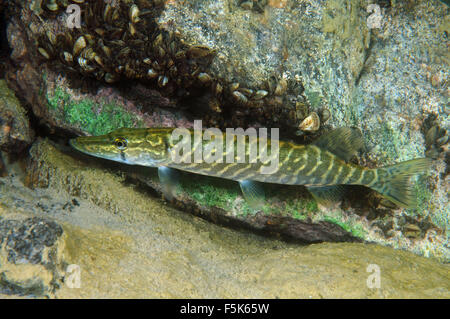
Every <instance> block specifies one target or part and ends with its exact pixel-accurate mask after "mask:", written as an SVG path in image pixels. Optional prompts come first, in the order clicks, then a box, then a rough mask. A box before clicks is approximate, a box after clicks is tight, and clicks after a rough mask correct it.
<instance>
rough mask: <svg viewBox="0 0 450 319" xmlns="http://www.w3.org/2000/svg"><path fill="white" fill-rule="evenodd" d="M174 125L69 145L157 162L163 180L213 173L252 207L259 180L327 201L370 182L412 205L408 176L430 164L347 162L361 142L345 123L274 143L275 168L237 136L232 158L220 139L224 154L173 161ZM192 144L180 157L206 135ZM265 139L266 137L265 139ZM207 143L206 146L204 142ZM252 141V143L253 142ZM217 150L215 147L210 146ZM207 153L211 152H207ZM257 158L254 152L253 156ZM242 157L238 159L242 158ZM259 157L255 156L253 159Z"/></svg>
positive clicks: (259, 195) (260, 197) (130, 160)
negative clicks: (303, 140) (310, 137)
mask: <svg viewBox="0 0 450 319" xmlns="http://www.w3.org/2000/svg"><path fill="white" fill-rule="evenodd" d="M174 129H175V128H143V129H135V128H122V129H118V130H116V131H113V132H111V133H109V134H106V135H101V136H83V137H78V138H76V139H72V140H71V141H70V144H71V145H72V146H73V147H74V148H75V149H77V150H79V151H81V152H83V153H86V154H89V155H92V156H96V157H100V158H105V159H108V160H113V161H117V162H122V163H126V164H129V165H142V166H149V167H157V168H158V174H159V177H160V180H161V182H162V183H163V184H165V185H174V184H176V174H174V170H182V171H187V172H191V173H196V174H201V175H208V176H214V177H219V178H224V179H230V180H235V181H237V182H239V184H240V186H241V190H242V192H243V195H244V197H245V199H246V200H247V201H248V202H249V204H250V205H251V206H253V207H256V208H258V207H260V206H261V205H262V204H263V203H264V191H263V189H262V187H261V185H260V183H276V184H285V185H305V186H306V187H307V189H308V190H309V191H310V192H311V194H312V195H313V196H314V198H316V200H317V201H318V202H319V203H322V204H327V203H330V202H333V201H338V200H339V199H341V198H342V194H343V191H344V187H343V186H345V185H362V186H366V187H369V188H371V189H373V190H375V191H377V192H379V193H380V194H381V195H382V196H384V197H385V198H387V199H388V200H390V201H391V202H393V203H395V204H397V205H398V206H401V207H414V206H415V205H416V198H415V196H414V193H413V186H412V185H411V184H410V178H411V177H412V176H413V175H416V174H418V173H421V172H423V171H425V170H426V169H427V168H428V167H429V164H430V161H429V160H428V159H426V158H419V159H414V160H409V161H405V162H401V163H398V164H394V165H390V166H385V167H380V168H366V167H363V166H359V165H355V164H352V163H349V160H350V158H351V157H353V156H354V155H355V154H356V153H357V152H358V150H360V149H361V148H362V147H363V140H362V136H361V134H360V133H359V132H358V131H357V130H355V129H350V128H339V129H335V130H334V131H331V132H328V133H325V134H324V135H322V136H321V137H320V138H319V139H318V140H317V141H315V142H314V143H312V144H309V145H299V144H295V143H292V142H284V141H279V142H278V167H277V169H276V170H275V171H274V172H272V173H271V174H262V173H261V167H262V165H264V163H263V161H259V160H257V161H256V162H249V161H248V160H247V161H244V162H242V160H239V159H238V157H239V156H242V154H238V152H237V145H236V144H237V140H238V138H237V137H235V138H234V142H233V143H234V145H233V146H232V147H231V150H232V151H233V154H234V155H233V156H235V157H236V158H235V159H236V160H235V161H232V162H230V161H229V157H228V160H227V159H226V157H227V155H228V156H229V155H230V154H229V152H230V148H227V147H226V146H227V145H226V143H223V153H222V154H223V155H222V156H223V159H222V160H221V161H215V162H212V163H208V161H207V158H206V159H205V160H203V161H201V162H195V161H192V160H191V161H174V160H173V156H171V153H172V151H173V149H174V148H175V147H176V143H175V142H174V141H173V138H172V133H173V130H174ZM190 134H191V135H192V147H191V148H190V150H189V151H187V152H185V153H184V154H183V157H185V158H186V157H192V156H193V154H194V153H195V150H196V148H198V147H201V148H203V149H205V148H206V147H208V143H211V141H210V140H206V141H205V140H203V139H202V140H201V143H200V144H195V143H194V142H193V141H194V140H195V138H194V136H193V135H194V131H193V130H190ZM244 138H245V142H246V143H245V154H246V155H247V156H248V154H249V150H250V148H251V147H252V143H260V142H261V141H260V139H258V138H257V139H254V140H252V139H249V137H248V136H245V137H244ZM265 141H266V142H268V143H269V145H268V148H270V139H266V140H265ZM209 146H211V145H209ZM253 146H254V145H253ZM215 151H217V150H215ZM210 154H212V153H210ZM258 157H259V155H258ZM241 159H242V158H241ZM258 159H259V158H258Z"/></svg>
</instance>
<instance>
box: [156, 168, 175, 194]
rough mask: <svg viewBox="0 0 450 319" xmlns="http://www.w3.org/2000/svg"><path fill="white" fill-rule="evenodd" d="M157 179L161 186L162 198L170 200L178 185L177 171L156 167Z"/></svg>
mask: <svg viewBox="0 0 450 319" xmlns="http://www.w3.org/2000/svg"><path fill="white" fill-rule="evenodd" d="M158 177H159V181H160V182H161V184H162V188H163V190H162V191H163V193H164V196H165V197H166V198H167V199H168V200H172V198H173V195H174V193H175V188H176V186H177V185H178V181H179V174H178V171H177V170H175V169H172V168H169V167H166V166H159V167H158Z"/></svg>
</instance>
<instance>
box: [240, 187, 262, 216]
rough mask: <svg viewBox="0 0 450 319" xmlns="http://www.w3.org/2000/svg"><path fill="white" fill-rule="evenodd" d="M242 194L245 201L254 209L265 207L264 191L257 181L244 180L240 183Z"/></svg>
mask: <svg viewBox="0 0 450 319" xmlns="http://www.w3.org/2000/svg"><path fill="white" fill-rule="evenodd" d="M239 185H240V186H241V190H242V194H243V195H244V198H245V200H246V201H247V203H248V204H249V205H250V207H252V208H254V209H258V208H261V207H262V206H263V205H264V198H265V195H264V189H263V188H262V185H261V184H259V183H258V182H255V181H249V180H244V181H240V182H239Z"/></svg>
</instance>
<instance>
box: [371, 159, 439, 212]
mask: <svg viewBox="0 0 450 319" xmlns="http://www.w3.org/2000/svg"><path fill="white" fill-rule="evenodd" d="M430 164H431V160H430V159H428V158H418V159H414V160H410V161H405V162H402V163H398V164H394V165H391V166H386V167H381V168H377V169H376V170H377V176H378V181H377V182H376V183H375V184H374V185H371V186H370V188H372V189H374V190H376V191H377V192H379V193H380V194H381V195H383V196H384V197H386V198H387V199H389V200H390V201H392V202H393V203H395V204H397V205H399V206H402V207H405V208H414V207H416V206H417V202H416V200H417V198H416V196H415V194H414V192H413V185H411V183H410V178H411V177H412V176H414V175H417V174H420V173H422V172H424V171H426V170H428V168H429V167H430Z"/></svg>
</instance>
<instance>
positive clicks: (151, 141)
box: [69, 128, 170, 167]
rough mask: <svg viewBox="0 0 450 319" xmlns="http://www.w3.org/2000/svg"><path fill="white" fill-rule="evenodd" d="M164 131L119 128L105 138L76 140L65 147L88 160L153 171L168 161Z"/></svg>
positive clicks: (166, 130)
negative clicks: (103, 160)
mask: <svg viewBox="0 0 450 319" xmlns="http://www.w3.org/2000/svg"><path fill="white" fill-rule="evenodd" d="M168 130H169V129H164V128H163V129H136V128H133V129H128V128H120V129H118V130H115V131H112V132H110V133H108V134H105V135H99V136H80V137H77V138H74V139H71V140H70V141H69V143H70V145H71V146H72V147H73V148H75V149H76V150H78V151H80V152H82V153H85V154H88V155H91V156H95V157H99V158H104V159H107V160H111V161H116V162H121V163H125V164H129V165H142V166H150V167H156V166H160V165H163V164H164V163H166V162H167V161H168V159H169V158H170V157H169V151H168V139H167V133H168V132H169V131H168Z"/></svg>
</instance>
